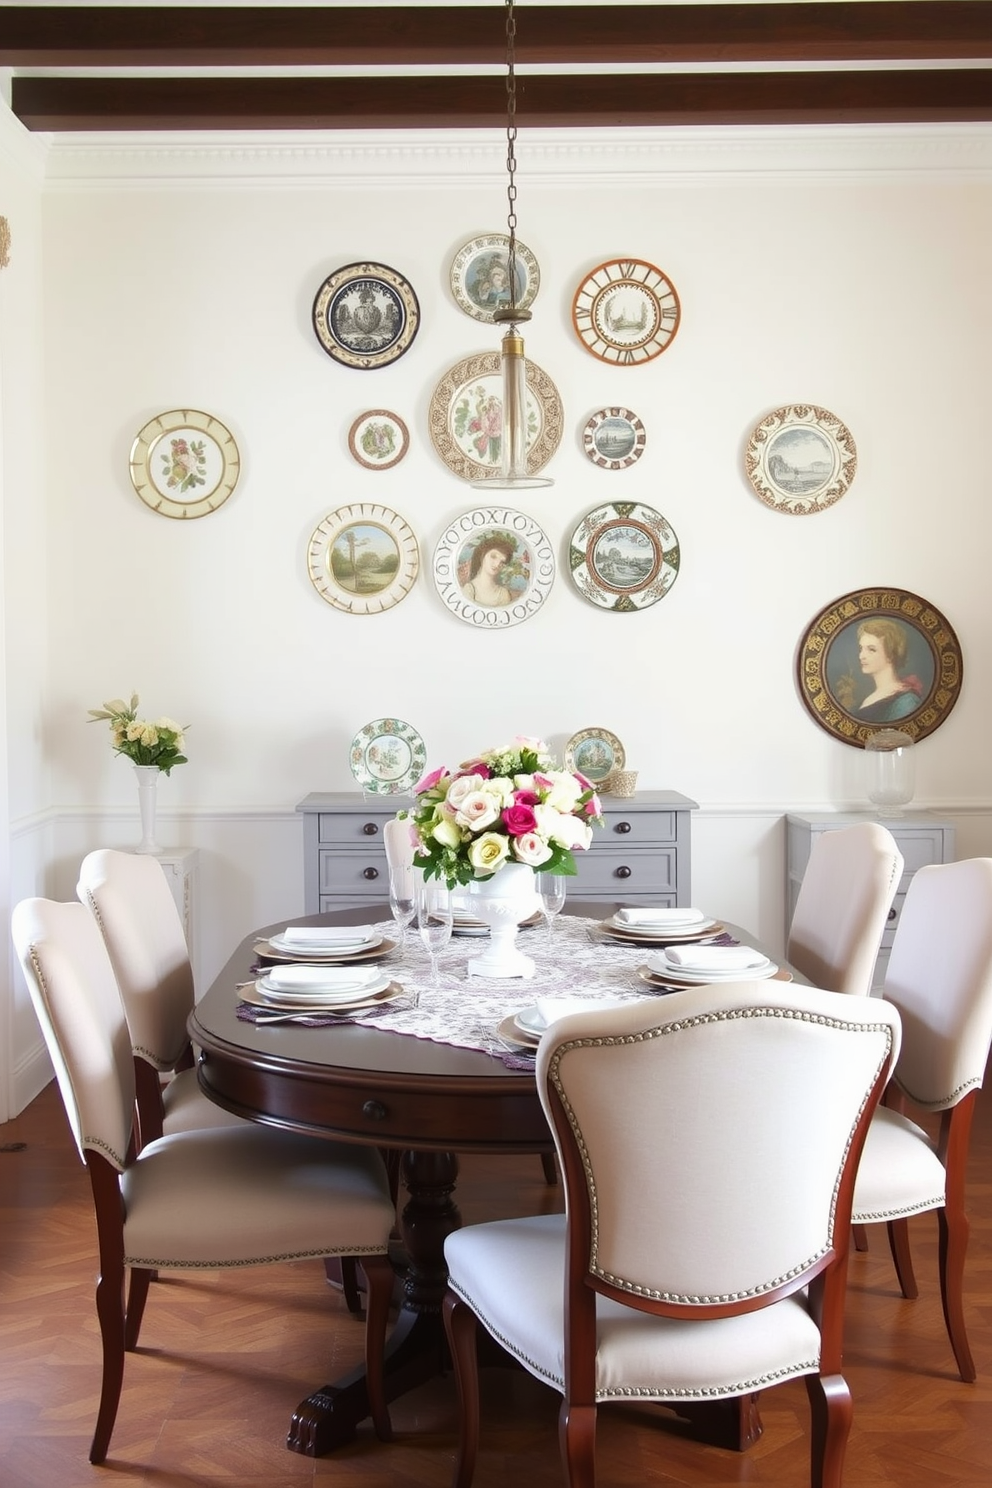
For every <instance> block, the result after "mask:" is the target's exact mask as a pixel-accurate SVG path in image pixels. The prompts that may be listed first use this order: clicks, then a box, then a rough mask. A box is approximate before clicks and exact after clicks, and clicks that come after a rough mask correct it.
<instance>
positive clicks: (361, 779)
mask: <svg viewBox="0 0 992 1488" xmlns="http://www.w3.org/2000/svg"><path fill="white" fill-rule="evenodd" d="M426 765H427V749H426V747H425V745H424V741H423V739H422V738H421V737H420V735H419V734H418V733H417V730H416V729H414V728H411V727H410V725H409V724H408V723H404V722H403V721H402V719H400V718H376V719H373V721H372V722H371V723H367V724H366V725H365V727H364V728H363V729H359V730H358V733H357V734H356V735H355V737H354V738H353V739H352V741H351V773H352V775H354V777H355V779H356V780H357V781H358V783H359V785H360V786H361V787H362V789H363V790H366V791H368V792H369V794H370V795H379V796H400V795H404V794H406V793H408V792H410V791H411V790H412V789H413V787H414V786H415V785H416V783H417V781H418V780H419V779H420V777H421V775H423V773H424V769H425V768H426Z"/></svg>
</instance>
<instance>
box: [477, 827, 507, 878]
mask: <svg viewBox="0 0 992 1488" xmlns="http://www.w3.org/2000/svg"><path fill="white" fill-rule="evenodd" d="M508 856H509V844H508V843H507V840H506V838H505V837H501V836H500V834H499V833H498V832H483V834H482V836H481V837H477V838H476V839H475V841H474V842H473V843H472V845H471V846H470V847H469V850H468V860H469V862H470V863H471V864H472V867H473V868H474V869H475V874H476V877H477V878H478V877H481V876H483V875H485V874H489V873H495V872H496V869H497V868H499V867H501V866H502V865H503V863H505V862H506V859H507V857H508Z"/></svg>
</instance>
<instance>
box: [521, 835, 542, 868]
mask: <svg viewBox="0 0 992 1488" xmlns="http://www.w3.org/2000/svg"><path fill="white" fill-rule="evenodd" d="M513 856H514V857H515V858H516V860H517V862H518V863H526V864H527V866H528V867H529V868H539V867H540V866H541V864H542V863H546V862H547V861H548V859H549V858H550V856H551V848H550V847H549V846H548V844H547V843H546V842H545V841H544V840H543V838H541V837H538V835H537V833H536V832H525V833H524V835H523V836H522V837H514V839H513Z"/></svg>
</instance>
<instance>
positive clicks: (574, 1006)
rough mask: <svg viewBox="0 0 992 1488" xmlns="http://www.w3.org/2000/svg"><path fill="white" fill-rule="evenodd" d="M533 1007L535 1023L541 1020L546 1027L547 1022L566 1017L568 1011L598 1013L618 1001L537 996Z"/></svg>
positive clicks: (615, 1004)
mask: <svg viewBox="0 0 992 1488" xmlns="http://www.w3.org/2000/svg"><path fill="white" fill-rule="evenodd" d="M534 1007H535V1009H536V1011H537V1017H536V1018H535V1019H534V1022H535V1024H536V1023H541V1022H543V1024H544V1027H545V1028H547V1027H548V1025H549V1024H551V1023H557V1021H558V1019H559V1018H567V1017H568V1015H569V1013H598V1012H601V1011H602V1010H603V1008H608V1007H619V1003H617V1002H614V1001H612V1000H611V999H609V998H599V997H539V998H538V999H537V1002H536V1003H535V1004H534Z"/></svg>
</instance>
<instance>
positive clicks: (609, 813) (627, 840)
mask: <svg viewBox="0 0 992 1488" xmlns="http://www.w3.org/2000/svg"><path fill="white" fill-rule="evenodd" d="M678 819H679V818H678V813H677V812H675V811H625V810H624V808H623V807H622V806H615V805H614V804H613V803H612V802H611V801H610V800H608V799H607V800H605V801H604V802H603V825H602V827H601V828H597V829H595V830H594V832H593V848H594V849H595V851H596V852H597V853H599V852H601V851H603V850H604V849H605V848H615V847H619V846H621V845H623V846H624V847H656V846H657V845H658V844H659V843H661V842H672V843H674V842H675V841H677V839H678Z"/></svg>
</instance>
